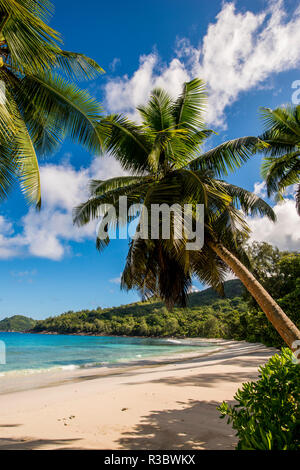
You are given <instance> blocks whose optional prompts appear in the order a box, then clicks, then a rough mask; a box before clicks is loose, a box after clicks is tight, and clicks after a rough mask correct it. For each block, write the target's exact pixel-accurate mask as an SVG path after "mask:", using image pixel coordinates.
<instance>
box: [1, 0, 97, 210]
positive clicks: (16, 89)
mask: <svg viewBox="0 0 300 470" xmlns="http://www.w3.org/2000/svg"><path fill="white" fill-rule="evenodd" d="M51 12H52V4H51V3H50V2H49V1H48V0H0V82H1V83H0V84H1V97H0V98H1V99H0V150H1V156H0V197H1V198H5V197H6V196H7V192H8V191H9V189H10V187H11V186H12V184H13V183H14V182H15V180H16V177H17V178H19V179H20V181H21V186H22V189H23V191H24V193H25V196H26V198H27V200H28V201H29V202H30V203H34V204H36V205H37V207H39V206H40V204H41V188H40V177H39V165H38V157H37V156H38V155H39V156H43V155H49V154H51V153H52V152H53V151H54V150H55V149H56V148H57V146H58V145H59V144H60V143H61V142H62V140H63V139H64V138H65V137H66V136H70V137H71V138H72V139H73V140H74V141H76V142H79V143H80V144H82V145H83V146H84V147H85V148H87V149H88V150H90V151H92V152H94V153H98V152H99V151H100V148H101V140H100V135H99V133H98V131H97V123H98V120H99V116H100V113H101V106H100V105H99V104H98V103H97V102H96V100H94V99H93V98H91V97H90V96H89V94H88V93H87V92H86V91H83V90H80V89H79V88H78V87H77V86H76V85H75V84H74V83H72V81H71V80H73V79H74V78H84V79H91V78H94V77H96V76H98V75H99V74H100V73H102V72H103V70H102V69H101V67H100V66H99V65H98V64H97V63H96V62H95V61H93V60H92V59H90V58H88V57H86V56H85V55H83V54H78V53H73V52H68V51H64V50H62V49H61V48H60V47H59V43H60V36H59V34H58V33H57V32H56V31H54V30H53V29H52V28H50V27H49V26H48V24H47V21H48V20H49V17H50V16H51Z"/></svg>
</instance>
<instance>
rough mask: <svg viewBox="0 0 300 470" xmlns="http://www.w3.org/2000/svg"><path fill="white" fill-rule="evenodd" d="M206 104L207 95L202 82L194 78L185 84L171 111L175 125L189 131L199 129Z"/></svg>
mask: <svg viewBox="0 0 300 470" xmlns="http://www.w3.org/2000/svg"><path fill="white" fill-rule="evenodd" d="M206 103H207V95H206V92H205V84H204V82H203V81H202V80H200V79H199V78H195V79H194V80H191V81H190V82H187V83H185V84H184V85H183V91H182V93H181V95H180V96H179V97H178V99H177V100H176V101H175V103H174V105H173V109H172V113H173V116H174V119H175V122H176V124H177V125H180V126H181V127H183V128H187V129H191V130H195V129H196V130H198V129H199V128H200V129H201V127H202V126H203V113H204V111H205V107H206Z"/></svg>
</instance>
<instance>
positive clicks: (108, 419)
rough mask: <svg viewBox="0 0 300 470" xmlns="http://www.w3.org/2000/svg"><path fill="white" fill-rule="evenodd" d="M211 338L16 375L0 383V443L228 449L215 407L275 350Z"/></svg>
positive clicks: (231, 440) (230, 434) (231, 443)
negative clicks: (153, 352)
mask: <svg viewBox="0 0 300 470" xmlns="http://www.w3.org/2000/svg"><path fill="white" fill-rule="evenodd" d="M209 341H210V340H209ZM216 344H217V345H218V346H219V347H220V349H219V350H218V351H217V352H211V353H208V354H204V355H198V356H195V354H194V355H193V354H185V355H181V356H180V357H179V356H178V357H173V358H172V359H170V358H169V359H168V360H155V361H143V362H141V363H139V364H135V365H131V366H128V365H124V366H123V367H111V368H96V369H86V370H85V369H81V370H77V371H64V372H60V373H56V374H48V375H47V374H36V375H35V376H32V377H23V378H19V379H18V380H16V381H15V386H16V385H17V388H18V390H19V391H11V392H10V393H8V391H9V387H8V383H4V382H2V383H4V384H5V387H6V388H4V389H3V388H2V391H1V395H0V400H1V416H0V449H124V450H125V449H130V450H131V449H168V450H169V449H233V448H234V447H235V444H236V438H235V436H234V431H233V430H232V429H231V427H230V426H228V425H227V424H226V422H225V421H224V420H221V419H220V418H219V413H218V411H217V410H216V406H218V405H219V404H220V403H221V402H222V401H223V400H226V401H227V400H228V401H232V400H233V396H234V394H235V392H236V390H237V389H238V387H239V386H240V385H241V384H242V383H243V382H245V381H248V380H253V379H255V378H256V377H257V369H258V367H259V365H261V364H263V363H265V362H266V361H267V360H268V359H269V358H270V357H271V356H272V355H273V354H274V353H275V352H276V350H275V349H273V348H266V347H265V346H263V345H259V344H249V343H245V342H234V341H222V340H220V341H216ZM2 379H3V378H1V380H2ZM10 380H11V379H10ZM0 387H1V381H0ZM32 387H35V388H32ZM21 388H23V390H21ZM26 388H27V390H25V389H26ZM5 390H6V392H5V393H3V391H5Z"/></svg>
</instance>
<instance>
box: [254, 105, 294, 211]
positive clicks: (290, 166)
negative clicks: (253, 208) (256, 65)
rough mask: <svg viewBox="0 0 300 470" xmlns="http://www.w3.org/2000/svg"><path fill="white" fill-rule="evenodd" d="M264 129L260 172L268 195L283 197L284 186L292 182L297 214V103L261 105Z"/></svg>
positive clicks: (278, 198)
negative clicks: (272, 105)
mask: <svg viewBox="0 0 300 470" xmlns="http://www.w3.org/2000/svg"><path fill="white" fill-rule="evenodd" d="M262 118H263V121H264V123H265V126H266V130H265V132H264V134H263V135H262V136H261V138H262V139H263V140H264V141H265V142H266V143H268V146H267V147H265V148H264V149H263V151H264V154H265V158H264V160H263V163H262V169H261V173H262V176H263V178H264V179H265V181H266V185H267V191H268V196H271V195H272V194H275V195H276V198H277V200H282V199H283V197H284V194H285V192H286V189H287V188H288V187H289V186H292V185H295V200H296V208H297V211H298V214H299V215H300V106H285V107H280V108H277V109H274V110H272V109H270V108H262Z"/></svg>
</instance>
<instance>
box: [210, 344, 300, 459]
mask: <svg viewBox="0 0 300 470" xmlns="http://www.w3.org/2000/svg"><path fill="white" fill-rule="evenodd" d="M259 372H260V374H259V380H258V381H257V382H248V383H245V384H243V387H242V389H239V390H238V391H237V393H236V395H235V397H234V398H235V400H236V401H237V402H238V403H237V404H236V405H234V406H229V405H228V404H227V403H225V402H223V403H222V405H221V406H220V407H219V408H218V410H219V411H220V412H221V418H225V417H226V416H227V417H228V421H227V423H232V427H233V429H235V430H236V431H237V436H238V438H239V442H238V445H237V449H239V450H299V449H300V365H299V364H297V362H296V361H295V357H294V355H293V353H292V352H291V351H290V350H289V349H287V348H283V349H282V352H281V355H278V354H275V355H274V356H273V357H271V359H270V360H269V361H268V362H267V364H266V365H265V366H263V367H260V368H259Z"/></svg>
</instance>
